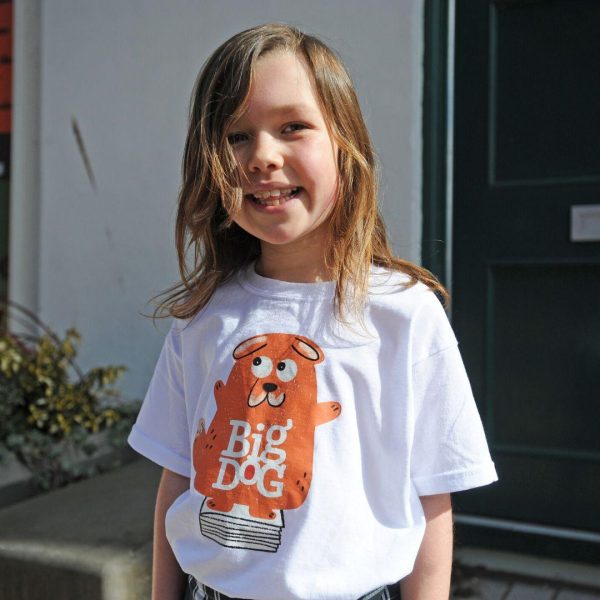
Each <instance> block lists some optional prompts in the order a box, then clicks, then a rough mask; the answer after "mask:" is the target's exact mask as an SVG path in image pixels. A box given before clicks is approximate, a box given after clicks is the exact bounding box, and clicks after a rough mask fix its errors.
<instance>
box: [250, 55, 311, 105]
mask: <svg viewBox="0 0 600 600" xmlns="http://www.w3.org/2000/svg"><path fill="white" fill-rule="evenodd" d="M296 110H300V111H302V110H305V111H313V112H316V113H318V114H319V115H321V114H322V113H321V109H320V107H319V103H318V100H317V96H316V94H315V90H314V84H313V81H312V77H311V75H310V72H309V70H308V67H307V65H306V63H305V61H304V60H303V59H302V58H299V57H298V56H296V55H295V54H293V53H291V52H270V53H269V54H266V55H265V56H262V57H261V58H259V59H258V61H257V62H256V66H255V69H254V75H253V78H252V83H251V85H250V91H249V95H248V99H247V104H246V111H245V114H244V115H245V116H248V115H254V114H262V113H264V112H269V113H292V112H294V111H296Z"/></svg>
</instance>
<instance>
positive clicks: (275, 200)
mask: <svg viewBox="0 0 600 600" xmlns="http://www.w3.org/2000/svg"><path fill="white" fill-rule="evenodd" d="M298 189H299V188H297V187H294V188H284V189H278V190H266V191H264V192H256V193H254V194H252V196H253V197H254V199H255V200H256V201H257V202H258V203H259V204H263V205H266V206H279V204H281V202H280V200H279V199H280V198H287V197H288V196H291V195H292V193H294V192H297V191H298Z"/></svg>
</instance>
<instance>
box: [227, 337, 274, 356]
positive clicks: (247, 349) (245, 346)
mask: <svg viewBox="0 0 600 600" xmlns="http://www.w3.org/2000/svg"><path fill="white" fill-rule="evenodd" d="M266 345H267V336H266V335H255V336H254V337H251V338H248V339H247V340H244V341H243V342H240V343H239V344H238V345H237V346H236V347H235V350H234V351H233V358H235V360H239V359H240V358H244V356H248V355H249V354H252V353H253V352H256V351H257V350H260V349H261V348H264V347H265V346H266Z"/></svg>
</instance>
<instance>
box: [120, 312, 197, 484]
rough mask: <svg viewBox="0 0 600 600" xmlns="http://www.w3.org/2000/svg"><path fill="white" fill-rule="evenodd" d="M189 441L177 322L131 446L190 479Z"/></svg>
mask: <svg viewBox="0 0 600 600" xmlns="http://www.w3.org/2000/svg"><path fill="white" fill-rule="evenodd" d="M189 439H190V434H189V427H188V419H187V411H186V404H185V393H184V384H183V370H182V357H181V340H180V333H179V331H178V329H177V327H176V323H175V322H174V323H173V325H172V326H171V329H170V331H169V333H168V334H167V336H166V338H165V341H164V344H163V347H162V350H161V353H160V356H159V358H158V362H157V364H156V368H155V370H154V375H153V376H152V379H151V381H150V385H149V387H148V391H147V392H146V397H145V398H144V402H143V404H142V407H141V409H140V412H139V414H138V417H137V420H136V422H135V425H134V426H133V428H132V430H131V433H130V434H129V438H128V442H129V445H130V446H131V447H132V448H133V449H134V450H135V451H136V452H139V453H140V454H142V455H143V456H145V457H146V458H149V459H150V460H152V461H153V462H155V463H157V464H159V465H160V466H162V467H165V468H167V469H169V470H170V471H174V472H175V473H178V474H179V475H183V476H184V477H190V472H191V460H190V442H189Z"/></svg>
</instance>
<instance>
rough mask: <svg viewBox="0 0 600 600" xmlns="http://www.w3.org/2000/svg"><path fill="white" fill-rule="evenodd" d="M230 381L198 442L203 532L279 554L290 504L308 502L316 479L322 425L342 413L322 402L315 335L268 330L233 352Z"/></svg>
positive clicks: (221, 387) (220, 387)
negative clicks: (316, 451) (317, 439)
mask: <svg viewBox="0 0 600 600" xmlns="http://www.w3.org/2000/svg"><path fill="white" fill-rule="evenodd" d="M233 358H234V361H235V362H234V364H233V367H232V369H231V372H230V374H229V377H228V378H227V382H226V383H223V382H222V381H217V382H216V383H215V385H214V395H215V401H216V405H217V412H216V414H215V416H214V418H213V420H212V422H211V423H210V425H209V426H208V427H205V423H204V421H203V420H200V422H199V425H198V432H197V433H196V437H195V440H194V448H193V460H194V470H195V472H196V476H195V479H194V487H195V489H196V490H197V491H198V492H200V493H201V494H203V495H204V496H205V497H206V498H205V500H204V503H203V505H202V509H201V512H200V528H201V531H202V534H203V535H205V536H206V537H208V538H210V539H212V540H213V541H216V542H217V543H219V544H221V545H223V546H228V547H232V548H245V549H251V550H261V551H265V552H276V551H277V548H278V547H279V544H280V542H281V530H282V528H283V525H284V524H283V513H282V511H283V510H289V509H295V508H298V507H299V506H301V505H302V503H303V502H304V500H305V499H306V496H307V494H308V491H309V489H310V483H311V479H312V470H313V454H314V439H315V429H316V428H317V427H318V426H319V425H322V424H324V423H327V422H329V421H332V420H333V419H335V418H337V417H338V416H339V415H340V413H341V405H340V403H339V402H319V401H318V399H317V377H316V371H315V367H316V365H318V364H319V363H321V362H323V360H324V356H323V351H322V350H321V349H320V348H319V346H317V344H315V342H313V341H312V340H310V339H308V338H306V337H303V336H300V335H294V334H289V333H266V334H262V335H257V336H254V337H252V338H250V339H247V340H244V341H243V342H241V343H240V344H238V346H237V347H236V348H235V350H234V351H233Z"/></svg>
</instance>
